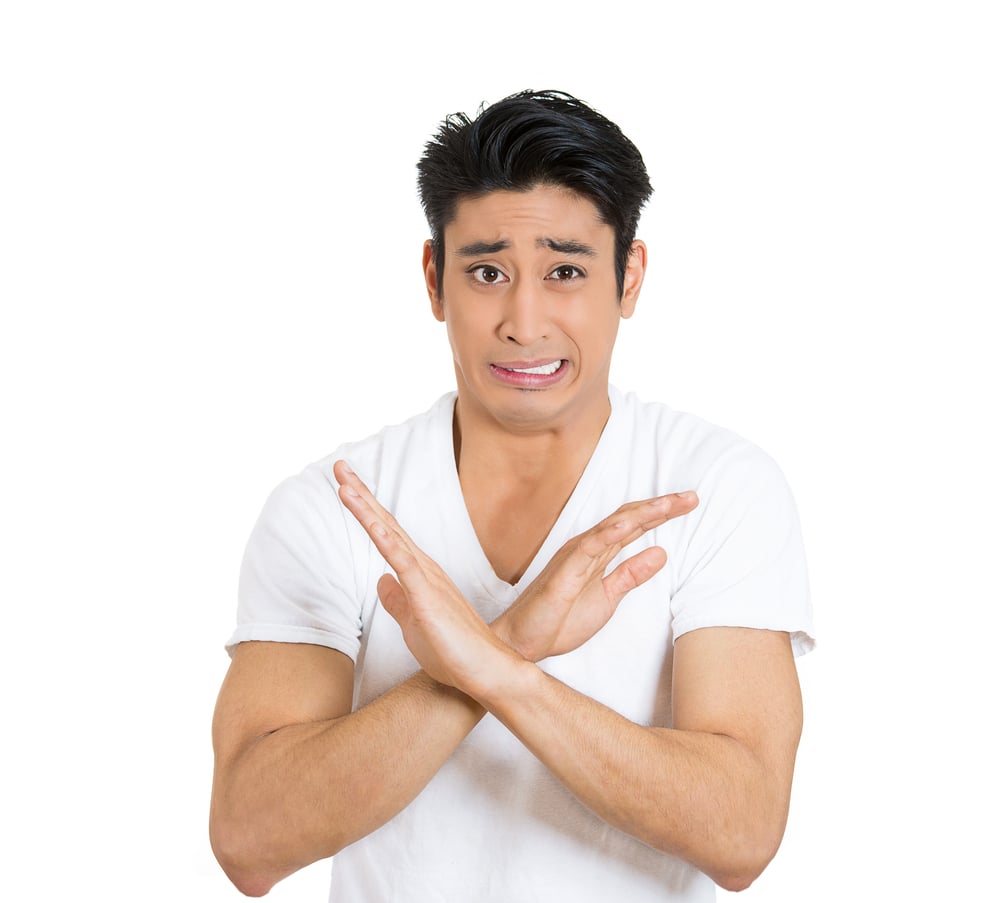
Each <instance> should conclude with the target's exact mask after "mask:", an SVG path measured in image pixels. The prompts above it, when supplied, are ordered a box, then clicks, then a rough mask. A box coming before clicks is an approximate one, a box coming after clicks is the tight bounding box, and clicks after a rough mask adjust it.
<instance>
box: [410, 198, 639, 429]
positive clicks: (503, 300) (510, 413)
mask: <svg viewBox="0 0 1000 903" xmlns="http://www.w3.org/2000/svg"><path fill="white" fill-rule="evenodd" d="M444 243H445V255H444V260H445V262H444V272H442V273H438V272H437V271H436V268H435V265H434V259H433V258H434V255H433V252H432V249H431V246H430V243H428V244H426V245H425V246H424V274H425V277H426V280H427V289H428V292H429V294H430V298H431V308H432V310H433V312H434V315H435V316H436V317H437V318H438V319H439V320H441V321H443V322H444V323H446V324H447V327H448V337H449V340H450V341H451V347H452V352H453V355H454V359H455V374H456V378H457V381H458V395H459V416H460V421H461V422H462V424H463V428H464V426H465V422H466V421H468V420H470V418H472V419H476V418H483V417H485V418H488V419H489V420H490V421H491V422H493V423H495V424H498V425H500V426H502V427H504V428H506V429H509V430H512V431H518V432H523V431H533V430H559V429H562V428H565V427H568V426H572V425H592V424H594V423H598V424H599V426H603V423H604V421H605V420H606V419H607V416H608V414H609V412H610V407H609V403H608V373H609V370H610V366H611V352H612V349H613V348H614V344H615V337H616V336H617V334H618V324H619V322H620V320H621V318H623V317H629V316H631V315H632V312H633V310H634V309H635V303H636V300H637V299H638V295H639V288H640V286H641V285H642V277H643V273H644V272H645V264H646V249H645V246H644V245H643V244H642V242H638V241H637V242H635V243H634V244H633V247H632V254H631V256H630V258H629V263H628V267H627V268H626V273H625V285H624V293H623V295H622V297H621V299H620V301H619V298H618V288H617V283H616V279H615V260H614V252H615V236H614V230H613V229H612V228H611V226H609V225H607V224H606V223H602V222H601V220H600V217H599V215H598V212H597V208H596V207H595V206H594V204H593V203H592V202H591V201H589V200H587V199H586V198H583V197H582V196H580V195H578V194H575V193H574V192H571V191H568V190H567V189H564V188H558V187H553V186H539V187H536V188H533V189H532V190H530V191H525V192H513V191H497V192H493V193H491V194H488V195H485V196H483V197H481V198H472V199H466V200H463V201H461V202H459V204H458V208H457V212H456V216H455V219H454V221H453V222H451V223H450V224H448V225H447V226H446V227H445V230H444ZM439 289H440V291H439Z"/></svg>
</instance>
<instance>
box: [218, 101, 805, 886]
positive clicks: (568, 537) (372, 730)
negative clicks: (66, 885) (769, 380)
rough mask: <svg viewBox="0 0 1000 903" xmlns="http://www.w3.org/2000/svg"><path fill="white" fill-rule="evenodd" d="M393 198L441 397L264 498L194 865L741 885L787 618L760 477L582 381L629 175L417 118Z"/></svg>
mask: <svg viewBox="0 0 1000 903" xmlns="http://www.w3.org/2000/svg"><path fill="white" fill-rule="evenodd" d="M420 188H421V197H422V201H423V204H424V208H425V211H426V213H427V216H428V220H429V223H430V227H431V231H432V236H433V237H432V239H431V240H430V241H428V242H427V243H426V245H425V248H424V275H425V279H426V284H427V290H428V294H429V296H430V302H431V310H432V312H433V314H434V316H435V317H437V319H438V320H440V321H442V322H444V323H445V324H446V326H447V329H448V335H449V339H450V342H451V346H452V350H453V354H454V361H455V374H456V380H457V391H456V392H455V393H452V394H449V395H447V396H445V397H444V398H442V399H440V400H439V401H438V402H437V403H436V404H435V405H434V407H432V408H431V409H430V411H428V412H427V413H426V414H423V415H420V416H418V417H415V418H413V419H412V420H410V421H408V422H407V423H405V424H402V425H399V426H394V427H389V428H386V429H385V430H383V431H382V432H381V433H379V434H378V435H377V436H374V437H371V438H369V439H366V440H364V441H362V442H358V443H355V444H350V445H345V446H342V447H341V448H340V449H338V450H337V452H336V453H335V454H334V455H331V456H330V457H329V458H326V459H323V460H322V461H320V462H317V463H316V464H315V465H313V466H311V467H308V468H307V469H306V470H305V471H303V473H301V474H300V475H299V476H297V477H295V478H292V479H290V480H288V481H286V482H285V483H283V484H282V485H281V486H280V487H279V488H278V489H277V490H276V491H275V493H274V494H273V495H272V496H271V498H270V499H269V500H268V502H267V505H266V506H265V508H264V511H263V513H262V515H261V518H260V520H259V522H258V524H257V526H256V527H255V529H254V532H253V535H252V536H251V538H250V541H249V544H248V548H247V553H246V558H245V561H244V567H243V571H242V574H241V581H240V608H239V623H238V627H237V630H236V633H235V634H234V636H233V637H232V639H231V641H230V644H229V648H230V650H231V653H232V665H231V668H230V671H229V674H228V675H227V677H226V681H225V683H224V685H223V688H222V691H221V693H220V697H219V702H218V708H217V712H216V718H215V724H214V742H215V750H216V771H215V781H214V788H213V799H212V817H211V836H212V842H213V846H214V849H215V851H216V855H217V856H218V858H219V861H220V863H221V864H222V866H223V868H224V869H225V870H226V872H227V874H228V875H229V876H230V878H231V879H232V880H233V881H234V883H235V884H236V885H237V887H239V888H240V889H241V890H242V891H243V892H244V893H247V894H250V895H260V894H264V893H266V892H267V891H268V889H269V888H270V887H271V886H273V884H274V883H275V882H276V881H278V880H280V879H281V878H283V877H284V876H286V875H288V874H290V873H291V872H293V871H295V870H296V869H299V868H301V867H302V866H304V865H306V864H308V863H311V862H314V861H316V860H318V859H321V858H324V857H329V856H333V857H334V858H333V881H332V889H331V899H337V900H350V901H352V903H355V901H388V900H393V901H419V903H425V901H429V900H443V901H452V900H476V901H504V903H510V901H527V900H563V899H565V900H573V901H575V903H578V901H590V900H595V901H596V900H601V901H604V900H606V899H608V897H609V895H611V894H613V895H614V896H615V898H617V899H624V900H629V901H630V903H637V901H645V900H657V901H662V900H665V899H669V900H685V901H693V900H707V899H713V898H714V885H713V883H712V882H713V881H714V882H717V883H718V884H720V885H722V886H724V887H727V888H730V889H739V888H743V887H746V886H747V885H748V884H750V882H751V881H752V880H754V878H755V877H756V876H757V875H758V874H759V873H760V871H761V870H762V869H763V868H764V866H765V865H766V864H767V863H768V862H769V861H770V859H771V857H772V856H773V855H774V853H775V851H776V849H777V847H778V844H779V842H780V839H781V836H782V833H783V830H784V824H785V819H786V815H787V811H788V801H789V792H790V787H791V779H792V769H793V765H794V759H795V751H796V747H797V744H798V738H799V732H800V728H801V717H802V716H801V703H800V697H799V690H798V683H797V678H796V672H795V665H794V661H793V655H794V654H795V653H797V652H802V651H806V650H807V649H808V648H809V647H810V646H811V643H812V640H811V638H810V636H809V631H810V630H811V626H810V614H809V604H808V589H807V585H806V577H805V568H804V563H803V556H802V550H801V542H800V539H799V530H798V525H797V521H796V516H795V511H794V506H793V504H792V501H791V499H790V496H789V493H788V490H787V488H786V485H785V482H784V479H783V477H782V475H781V473H780V471H779V470H778V468H777V467H776V466H775V464H774V463H773V462H772V461H771V460H770V459H769V458H768V457H767V456H765V455H764V454H763V453H762V452H761V451H759V450H758V449H757V448H755V447H754V446H752V445H751V444H749V443H748V442H746V441H744V440H742V439H740V438H739V437H737V436H735V435H733V434H732V433H729V432H727V431H724V430H720V429H718V428H716V427H713V426H710V425H708V424H706V423H704V422H702V421H700V420H698V419H697V418H694V417H691V416H690V415H685V414H679V413H676V412H674V411H671V410H670V409H668V408H666V407H664V406H662V405H655V404H645V403H642V402H640V401H638V400H637V399H636V398H634V397H633V396H625V395H622V394H621V393H619V392H618V391H617V390H615V389H614V388H613V387H609V385H608V373H609V367H610V362H611V353H612V349H613V347H614V342H615V336H616V333H617V327H618V323H619V320H620V318H622V317H628V316H631V315H632V313H633V311H634V309H635V306H636V302H637V300H638V297H639V290H640V288H641V286H642V280H643V274H644V272H645V266H646V248H645V246H644V245H643V243H642V242H641V241H637V240H635V229H636V225H637V223H638V218H639V211H640V209H641V207H642V205H643V203H644V202H645V201H646V199H647V198H648V196H649V194H650V191H651V189H650V186H649V182H648V179H647V176H646V172H645V168H644V166H643V163H642V158H641V157H640V155H639V153H638V151H637V150H636V149H635V147H634V146H633V145H632V144H631V142H629V141H628V139H627V138H625V136H624V135H622V134H621V132H620V131H619V130H618V128H617V127H616V126H614V125H613V124H612V123H610V122H609V121H608V120H606V119H605V118H604V117H603V116H601V115H599V114H598V113H596V112H594V111H593V110H591V109H590V108H588V107H587V106H585V105H584V104H582V103H580V102H579V101H577V100H575V99H574V98H572V97H569V96H568V95H563V94H556V93H541V94H534V93H529V92H525V93H522V94H518V95H514V96H512V97H509V98H507V99H505V100H503V101H500V102H499V103H497V104H494V105H493V106H491V107H489V108H487V109H485V110H484V111H482V112H481V113H480V114H479V116H478V117H477V118H476V119H475V120H472V121H470V120H468V119H467V118H466V117H460V116H459V117H450V118H449V119H447V120H446V121H445V122H444V124H443V125H442V127H441V130H440V131H439V133H438V134H437V136H436V137H435V138H434V139H433V140H432V141H431V142H429V144H428V146H427V149H426V152H425V154H424V157H423V159H422V160H421V163H420ZM390 512H391V513H390ZM595 525H596V526H595ZM668 554H669V558H668Z"/></svg>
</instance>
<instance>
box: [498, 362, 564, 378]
mask: <svg viewBox="0 0 1000 903" xmlns="http://www.w3.org/2000/svg"><path fill="white" fill-rule="evenodd" d="M562 365H563V361H561V360H558V361H552V362H551V363H548V364H539V365H538V366H537V367H498V369H500V370H505V371H507V372H508V373H530V374H531V375H532V376H551V375H552V374H553V373H555V372H556V370H558V369H559V368H560V367H561V366H562Z"/></svg>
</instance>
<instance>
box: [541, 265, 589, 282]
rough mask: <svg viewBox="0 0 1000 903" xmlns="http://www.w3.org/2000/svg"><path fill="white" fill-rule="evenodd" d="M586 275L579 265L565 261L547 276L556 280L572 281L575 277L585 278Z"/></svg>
mask: <svg viewBox="0 0 1000 903" xmlns="http://www.w3.org/2000/svg"><path fill="white" fill-rule="evenodd" d="M586 275H587V274H586V273H584V272H583V270H581V269H580V268H579V267H577V266H573V265H572V264H569V263H564V264H562V265H561V266H557V267H556V268H555V269H554V270H553V271H552V272H551V273H549V275H548V276H547V277H546V278H547V279H552V280H554V281H556V282H572V281H573V280H575V279H583V278H585V277H586Z"/></svg>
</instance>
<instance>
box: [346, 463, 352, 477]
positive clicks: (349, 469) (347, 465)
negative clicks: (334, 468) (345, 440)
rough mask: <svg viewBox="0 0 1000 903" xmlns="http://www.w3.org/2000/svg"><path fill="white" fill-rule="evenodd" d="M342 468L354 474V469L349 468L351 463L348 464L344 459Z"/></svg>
mask: <svg viewBox="0 0 1000 903" xmlns="http://www.w3.org/2000/svg"><path fill="white" fill-rule="evenodd" d="M344 470H345V471H347V473H349V474H351V476H354V471H353V470H351V465H350V464H348V463H347V462H346V461H345V462H344Z"/></svg>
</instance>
